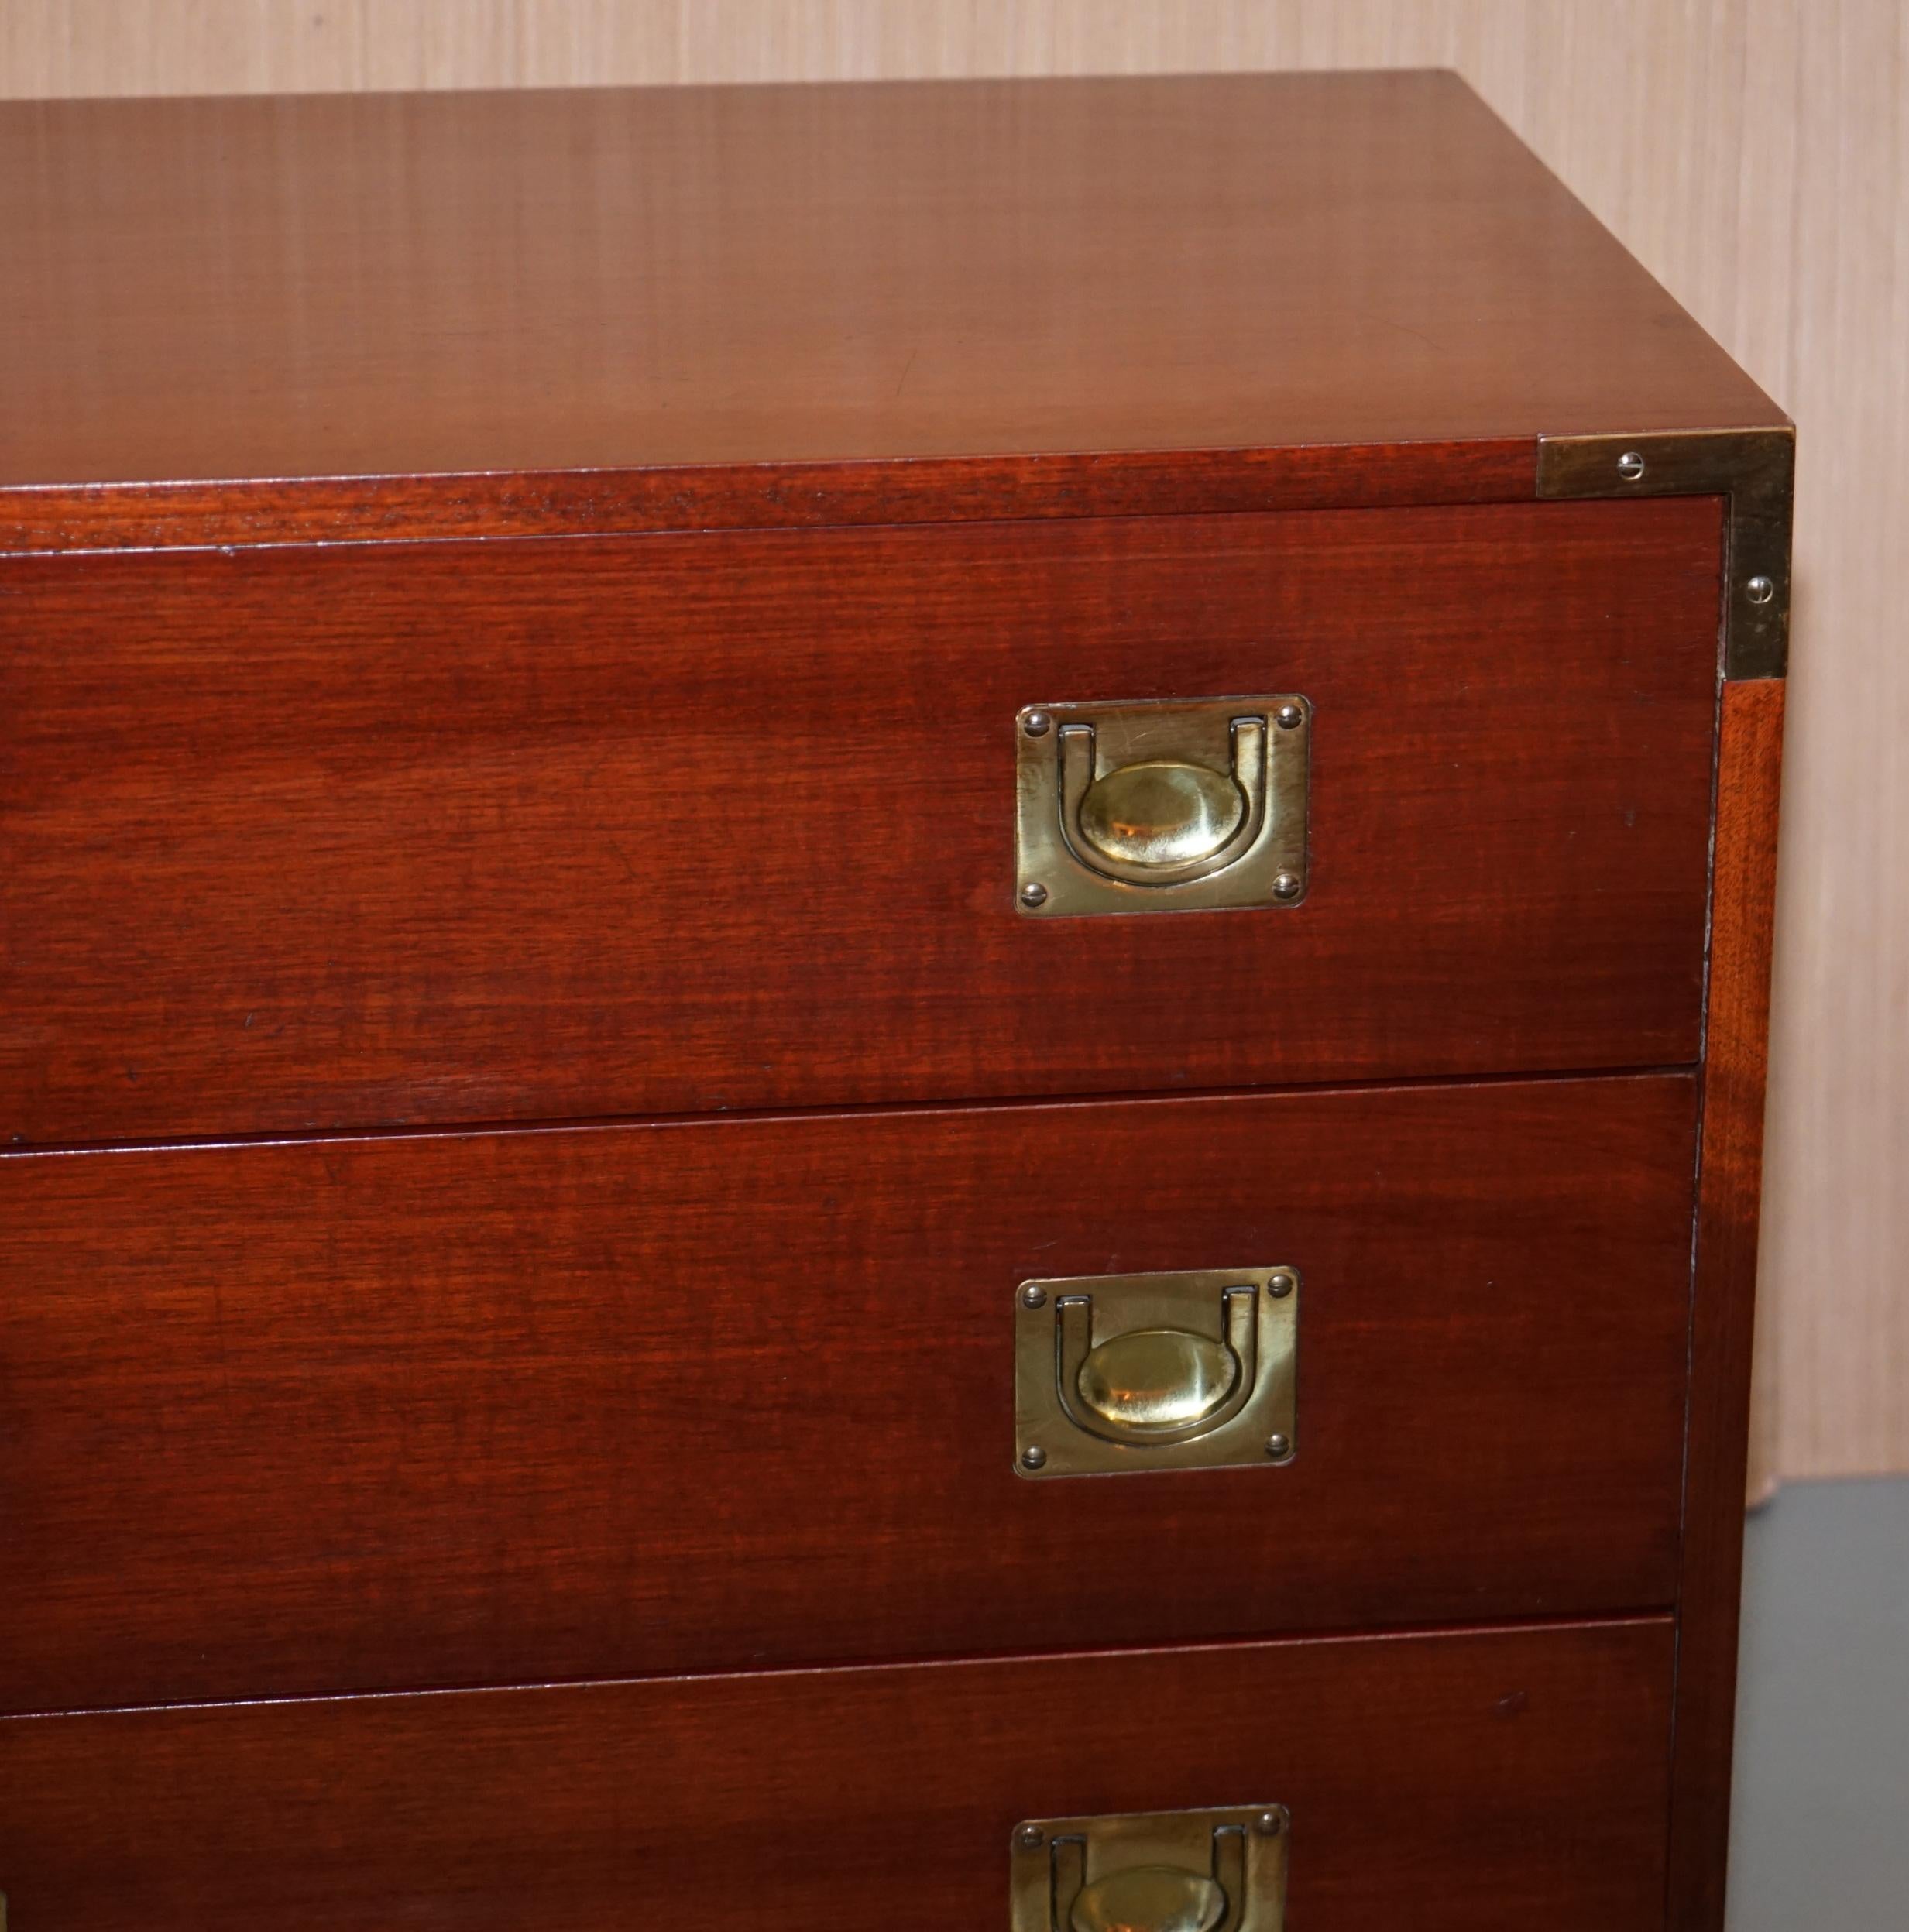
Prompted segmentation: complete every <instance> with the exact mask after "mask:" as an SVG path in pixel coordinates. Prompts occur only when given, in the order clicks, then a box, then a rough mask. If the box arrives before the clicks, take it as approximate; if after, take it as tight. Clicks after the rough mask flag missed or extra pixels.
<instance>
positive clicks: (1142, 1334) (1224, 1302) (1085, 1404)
mask: <svg viewBox="0 0 1909 1932" xmlns="http://www.w3.org/2000/svg"><path fill="white" fill-rule="evenodd" d="M1055 1325H1056V1328H1057V1329H1058V1330H1059V1340H1060V1346H1059V1351H1058V1353H1059V1361H1058V1363H1057V1364H1056V1378H1057V1381H1056V1393H1057V1394H1058V1395H1059V1398H1060V1405H1061V1407H1062V1409H1063V1410H1064V1411H1065V1412H1066V1416H1067V1419H1068V1420H1069V1421H1070V1422H1073V1424H1074V1426H1076V1428H1078V1429H1085V1430H1087V1433H1088V1434H1090V1435H1091V1436H1104V1437H1105V1438H1106V1440H1107V1441H1109V1442H1111V1443H1183V1442H1187V1441H1190V1440H1192V1438H1193V1437H1194V1436H1203V1435H1205V1434H1206V1433H1207V1432H1208V1431H1209V1430H1210V1429H1218V1428H1220V1427H1221V1426H1224V1424H1225V1423H1227V1422H1231V1420H1232V1419H1233V1418H1234V1416H1237V1415H1238V1413H1239V1412H1240V1411H1241V1409H1244V1408H1245V1405H1246V1399H1247V1398H1248V1396H1249V1395H1251V1394H1252V1392H1253V1375H1254V1371H1255V1367H1257V1365H1258V1354H1259V1350H1258V1333H1259V1291H1258V1289H1256V1288H1228V1289H1224V1290H1222V1291H1221V1295H1220V1330H1221V1337H1223V1338H1224V1339H1221V1340H1215V1339H1214V1337H1211V1336H1209V1335H1203V1334H1200V1333H1197V1331H1195V1330H1189V1329H1184V1328H1135V1329H1128V1330H1126V1331H1125V1332H1124V1333H1121V1334H1118V1335H1110V1336H1109V1337H1107V1340H1105V1341H1104V1342H1101V1343H1098V1344H1096V1343H1095V1342H1094V1297H1093V1296H1092V1295H1063V1296H1062V1297H1061V1299H1060V1300H1059V1303H1058V1304H1057V1305H1056V1309H1055Z"/></svg>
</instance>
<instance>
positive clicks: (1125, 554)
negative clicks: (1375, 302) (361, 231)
mask: <svg viewBox="0 0 1909 1932" xmlns="http://www.w3.org/2000/svg"><path fill="white" fill-rule="evenodd" d="M1720 533H1721V522H1720V516H1719V512H1718V505H1717V503H1716V502H1715V499H1658V500H1655V501H1649V502H1631V503H1557V504H1536V503H1528V504H1521V505H1520V504H1504V505H1496V506H1481V507H1470V508H1457V509H1444V510H1409V511H1408V510H1401V511H1361V512H1346V513H1305V514H1286V515H1278V516H1272V515H1242V516H1224V517H1173V518H1166V519H1158V518H1155V519H1148V518H1135V519H1127V520H1112V521H1083V522H1080V523H1052V522H1049V523H1024V524H1012V523H1004V524H997V525H982V526H974V527H967V528H963V529H949V528H943V529H915V530H905V529H862V530H818V531H803V532H785V533H774V532H757V533H730V534H712V535H704V536H690V537H670V536H651V537H630V538H623V539H618V540H596V539H588V540H550V541H542V542H539V541H534V540H529V541H514V542H498V543H492V544H422V545H409V544H392V545H372V546H359V547H352V546H338V547H329V548H324V547H320V548H297V547H288V548H266V549H261V550H256V551H242V552H237V553H233V554H217V553H215V552H211V551H201V552H196V553H191V554H173V555H170V556H168V555H159V554H146V555H123V556H111V555H93V556H84V557H69V558H52V559H37V560H33V559H15V560H12V561H9V562H6V563H5V565H3V566H0V571H3V573H4V574H0V647H3V648H4V652H5V664H6V671H7V684H8V699H7V703H6V705H5V707H4V708H0V921H3V923H4V930H5V945H4V951H3V952H0V1029H3V1031H0V1134H5V1135H6V1136H10V1137H12V1138H15V1139H24V1140H28V1141H40V1142H50V1141H51V1142H57V1141H73V1140H105V1139H115V1138H133V1137H139V1136H145V1135H166V1134H215V1133H225V1132H238V1131H280V1130H287V1131H298V1130H301V1129H304V1128H306V1127H325V1126H341V1127H352V1126H360V1125H376V1124H394V1123H406V1122H410V1123H424V1122H447V1121H455V1120H475V1121H504V1120H524V1119H530V1118H542V1119H551V1118H583V1117H603V1116H609V1115H627V1114H639V1113H641V1114H647V1113H661V1112H679V1111H700V1110H712V1109H719V1108H741V1107H777V1106H783V1105H798V1104H799V1105H809V1104H818V1105H819V1104H827V1103H866V1102H878V1101H884V1100H891V1101H900V1100H949V1099H961V1098H965V1097H969V1096H992V1095H1007V1094H1017V1093H1020V1094H1039V1093H1085V1092H1094V1091H1100V1092H1107V1091H1133V1090H1145V1089H1150V1088H1155V1087H1162V1086H1186V1085H1191V1086H1227V1085H1231V1084H1234V1083H1286V1082H1289V1083H1320V1082H1327V1081H1334V1080H1345V1079H1378V1078H1385V1077H1389V1076H1402V1075H1409V1076H1420V1075H1428V1074H1471V1073H1492V1072H1518V1071H1521V1070H1525V1069H1536V1068H1549V1069H1588V1068H1598V1067H1630V1066H1662V1065H1671V1064H1680V1063H1683V1062H1688V1061H1691V1060H1693V1059H1694V1058H1695V1057H1696V1055H1697V1053H1698V1045H1699V1030H1698V1028H1699V991H1700V986H1699V982H1700V975H1701V966H1702V953H1703V936H1704V917H1705V891H1706V884H1705V882H1706V865H1707V856H1706V855H1707V841H1708V816H1709V808H1710V784H1711V768H1712V740H1713V735H1714V733H1713V714H1714V710H1715V676H1716V654H1717V626H1718V602H1717V599H1718V570H1719V545H1720V540H1721V538H1720ZM1248 693H1251V694H1266V693H1272V694H1278V693H1291V694H1295V695H1297V696H1298V697H1299V698H1302V699H1303V700H1304V701H1306V704H1307V705H1309V706H1310V711H1309V712H1308V713H1307V715H1308V717H1309V719H1310V725H1309V728H1308V731H1307V736H1308V739H1309V749H1310V760H1309V763H1310V781H1309V784H1308V786H1307V826H1308V830H1309V843H1310V853H1309V859H1308V863H1307V865H1306V885H1305V892H1304V896H1303V899H1302V900H1300V901H1299V902H1298V903H1296V904H1279V903H1276V902H1272V901H1269V902H1268V903H1266V904H1262V905H1259V906H1256V907H1251V908H1245V909H1234V910H1228V911H1203V912H1186V913H1183V914H1173V915H1168V914H1166V913H1159V912H1155V913H1146V914H1142V915H1134V916H1119V915H1114V916H1095V917H1080V918H1049V917H1045V916H1043V917H1027V916H1024V915H1023V913H1022V911H1021V909H1020V908H1019V907H1018V904H1017V897H1016V894H1017V883H1018V882H1017V875H1016V870H1015V849H1016V822H1015V787H1016V764H1017V746H1018V743H1020V738H1019V736H1018V727H1017V716H1018V714H1019V713H1020V712H1021V711H1022V710H1023V709H1024V708H1025V707H1028V706H1030V705H1033V706H1039V705H1049V704H1052V705H1063V704H1070V703H1076V702H1079V703H1083V704H1086V705H1104V704H1113V703H1128V702H1136V701H1148V700H1167V699H1188V700H1191V699H1202V698H1225V697H1230V696H1234V695H1241V694H1248ZM1070 715H1071V714H1070ZM1209 755H1210V756H1217V753H1209ZM1269 890H1270V888H1269Z"/></svg>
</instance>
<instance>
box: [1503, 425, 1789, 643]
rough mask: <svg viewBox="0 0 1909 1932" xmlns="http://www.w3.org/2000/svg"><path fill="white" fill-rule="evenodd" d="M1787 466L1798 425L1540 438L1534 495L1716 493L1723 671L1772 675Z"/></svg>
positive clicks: (1784, 565)
mask: <svg viewBox="0 0 1909 1932" xmlns="http://www.w3.org/2000/svg"><path fill="white" fill-rule="evenodd" d="M1795 474H1796V431H1794V429H1792V428H1790V427H1787V425H1786V426H1785V427H1784V428H1781V429H1699V430H1674V431H1667V432H1664V433H1660V434H1652V435H1640V436H1540V438H1538V495H1539V496H1540V498H1554V499H1564V498H1568V497H1585V496H1721V497H1722V498H1723V499H1724V501H1725V505H1726V507H1727V516H1726V521H1725V537H1724V562H1723V674H1724V676H1725V677H1726V678H1780V677H1782V676H1783V675H1784V672H1785V671H1787V669H1788V668H1789V662H1790V505H1791V496H1792V494H1793V489H1794V479H1795Z"/></svg>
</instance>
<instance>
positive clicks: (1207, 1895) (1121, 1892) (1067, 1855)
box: [1054, 1825, 1246, 1932]
mask: <svg viewBox="0 0 1909 1932" xmlns="http://www.w3.org/2000/svg"><path fill="white" fill-rule="evenodd" d="M1245 1879H1246V1834H1245V1832H1244V1831H1242V1830H1241V1829H1240V1828H1239V1827H1238V1826H1237V1825H1235V1826H1233V1827H1230V1828H1222V1829H1221V1830H1220V1831H1215V1832H1214V1834H1213V1865H1212V1868H1211V1869H1210V1871H1208V1872H1190V1871H1188V1870H1187V1869H1186V1868H1185V1867H1184V1866H1183V1865H1129V1866H1128V1868H1127V1869H1125V1870H1124V1871H1121V1872H1109V1873H1108V1874H1107V1876H1106V1877H1105V1878H1102V1879H1094V1881H1093V1882H1091V1883H1089V1882H1087V1844H1086V1841H1085V1840H1084V1839H1081V1838H1072V1839H1066V1838H1063V1839H1060V1840H1058V1841H1056V1844H1055V1846H1054V1907H1055V1910H1054V1923H1055V1924H1056V1926H1057V1927H1062V1928H1064V1932H1220V1928H1221V1927H1223V1926H1225V1927H1231V1924H1232V1923H1234V1922H1235V1915H1234V1911H1233V1903H1232V1902H1233V1901H1234V1899H1238V1898H1240V1897H1241V1896H1243V1894H1244V1893H1245Z"/></svg>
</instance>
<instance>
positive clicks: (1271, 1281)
mask: <svg viewBox="0 0 1909 1932" xmlns="http://www.w3.org/2000/svg"><path fill="white" fill-rule="evenodd" d="M1297 1285H1298V1284H1297V1283H1296V1282H1294V1280H1293V1277H1292V1276H1291V1275H1268V1276H1267V1277H1266V1292H1267V1293H1268V1294H1269V1295H1271V1296H1272V1299H1274V1300H1275V1301H1276V1302H1282V1301H1284V1300H1285V1299H1286V1297H1287V1296H1288V1295H1290V1294H1291V1293H1292V1292H1293V1289H1294V1288H1295V1287H1296V1286H1297Z"/></svg>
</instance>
